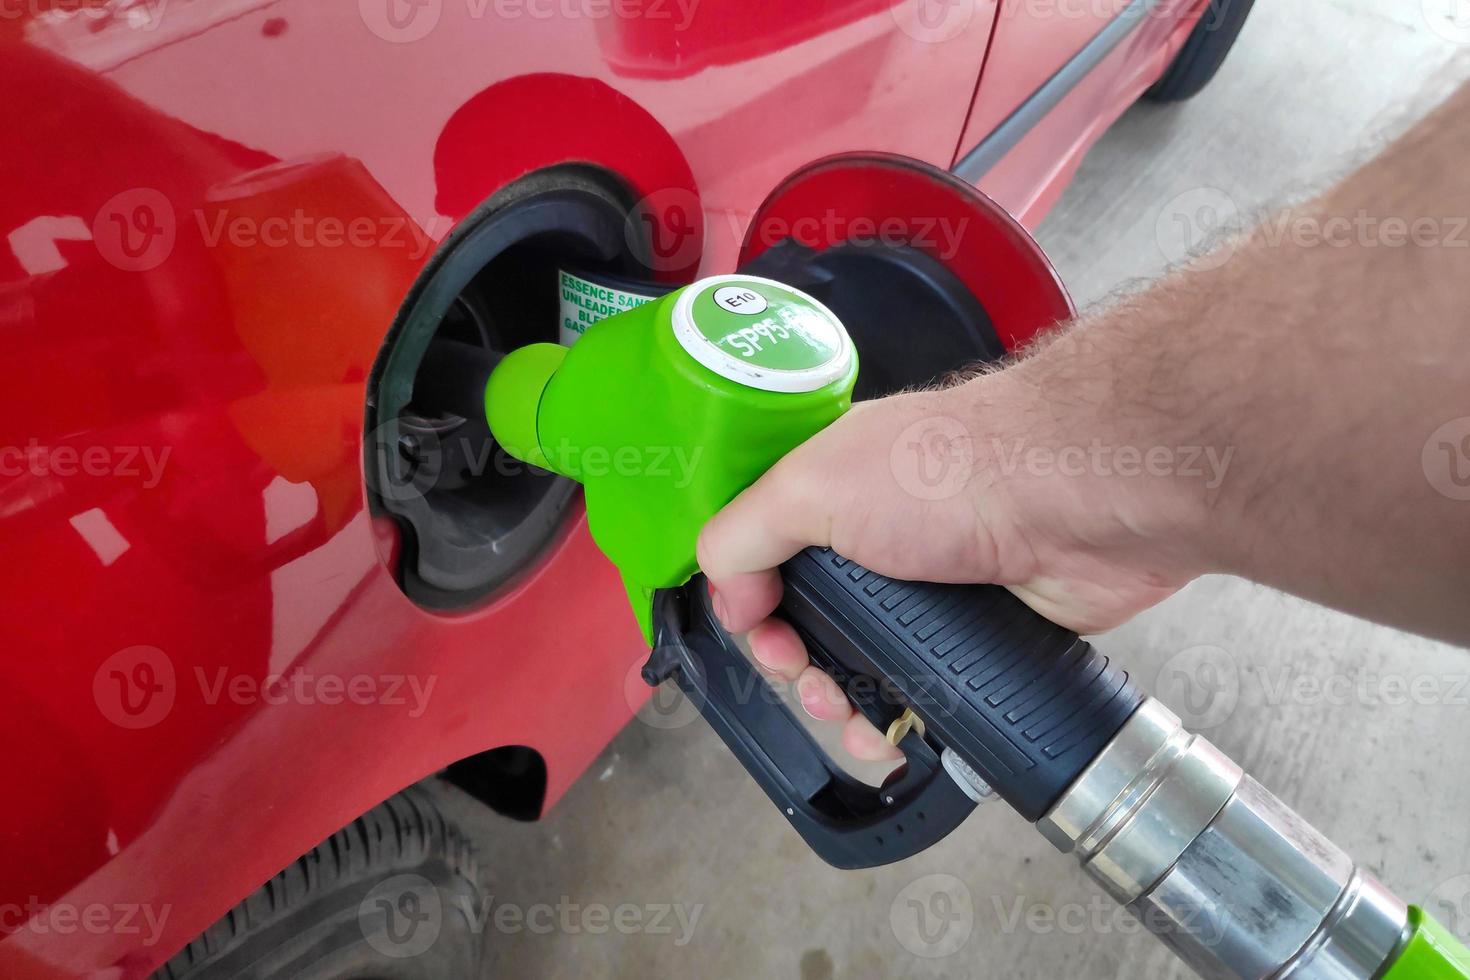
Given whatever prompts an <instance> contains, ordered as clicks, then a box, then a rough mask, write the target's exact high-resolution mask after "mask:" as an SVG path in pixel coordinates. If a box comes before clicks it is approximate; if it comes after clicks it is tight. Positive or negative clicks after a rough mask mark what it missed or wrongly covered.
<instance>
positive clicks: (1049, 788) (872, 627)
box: [781, 548, 1143, 821]
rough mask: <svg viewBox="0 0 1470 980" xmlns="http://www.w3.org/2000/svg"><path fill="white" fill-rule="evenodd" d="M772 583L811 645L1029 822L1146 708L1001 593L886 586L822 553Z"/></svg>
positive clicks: (1082, 644) (1073, 637)
mask: <svg viewBox="0 0 1470 980" xmlns="http://www.w3.org/2000/svg"><path fill="white" fill-rule="evenodd" d="M781 574H782V578H783V579H784V581H785V598H784V599H783V601H782V605H781V610H782V615H783V616H785V617H786V618H787V619H789V620H790V621H791V622H792V623H793V624H794V625H795V626H796V628H797V631H798V632H800V633H801V634H802V636H803V638H804V639H805V640H806V641H807V643H808V645H809V646H810V647H812V648H814V649H816V648H820V649H822V650H825V651H826V652H827V654H828V656H830V657H832V658H833V659H835V660H837V661H839V662H840V663H842V664H843V665H844V667H845V668H846V669H847V670H849V671H851V672H854V673H858V674H866V675H869V676H872V677H878V678H882V679H883V680H884V682H885V683H886V684H887V685H890V686H891V687H892V688H893V689H894V690H895V691H896V692H897V694H898V696H899V698H901V699H902V700H903V702H904V703H905V704H907V705H909V706H911V707H912V708H913V709H914V712H915V713H916V714H917V715H918V716H919V717H920V718H922V719H923V720H924V721H925V723H926V725H927V726H928V729H929V731H930V733H931V734H933V735H934V736H936V738H937V740H938V742H939V743H940V744H941V745H945V746H949V747H950V748H952V749H954V750H955V752H957V753H958V754H959V755H960V757H961V758H963V759H964V760H965V761H966V762H968V763H969V764H970V765H971V766H972V767H974V769H975V770H976V771H977V772H978V773H979V774H980V775H981V777H983V778H984V779H985V781H986V782H987V783H989V784H990V786H991V788H993V789H994V790H995V791H996V792H997V793H998V794H999V795H1000V796H1001V797H1002V798H1003V799H1004V800H1005V801H1006V802H1007V803H1009V804H1010V805H1011V806H1012V807H1014V808H1015V809H1016V810H1017V811H1018V812H1019V813H1020V814H1021V815H1022V816H1023V817H1025V818H1026V819H1027V820H1031V821H1035V820H1037V819H1039V818H1040V817H1041V816H1042V815H1043V814H1044V813H1046V811H1047V810H1048V809H1050V807H1051V805H1052V803H1054V802H1055V801H1056V799H1057V797H1059V796H1060V795H1061V793H1062V791H1063V790H1064V789H1066V788H1067V786H1068V785H1070V784H1071V782H1072V781H1073V780H1074V779H1075V778H1076V777H1077V776H1078V775H1079V774H1081V772H1082V770H1083V769H1084V768H1086V766H1087V764H1088V763H1089V762H1091V761H1092V760H1093V758H1094V757H1096V755H1097V754H1098V753H1099V752H1100V751H1102V749H1103V747H1104V746H1105V745H1107V744H1108V742H1109V741H1111V740H1112V737H1113V736H1114V735H1115V734H1116V733H1117V731H1118V729H1119V728H1121V727H1122V726H1123V722H1125V721H1127V719H1128V716H1129V715H1131V714H1132V713H1133V711H1134V709H1136V708H1137V707H1138V705H1139V704H1140V702H1141V701H1142V700H1143V698H1142V695H1141V694H1140V693H1139V692H1138V691H1137V689H1136V688H1134V686H1133V685H1132V684H1130V683H1129V681H1128V675H1127V673H1126V672H1124V671H1122V670H1120V669H1119V668H1117V667H1115V666H1113V665H1112V664H1111V663H1109V661H1108V658H1107V657H1105V656H1103V655H1102V654H1100V653H1098V652H1097V651H1096V650H1095V649H1093V647H1092V645H1091V644H1089V643H1087V642H1086V641H1085V640H1082V639H1080V638H1079V637H1078V636H1077V634H1075V633H1073V632H1071V631H1070V630H1066V629H1063V628H1062V627H1060V626H1057V625H1056V624H1055V623H1052V622H1051V621H1049V620H1047V619H1045V618H1044V617H1042V616H1040V615H1039V614H1037V613H1036V612H1034V611H1033V610H1032V609H1031V608H1030V607H1029V606H1027V605H1026V604H1025V603H1023V602H1022V601H1021V600H1020V599H1017V598H1016V597H1015V596H1014V595H1013V594H1012V593H1011V592H1010V591H1008V590H1006V589H1004V588H1001V587H1000V586H994V585H936V584H933V583H919V582H904V581H900V580H897V579H890V578H885V577H884V576H882V575H878V574H876V573H874V572H871V571H869V570H868V569H866V568H863V567H862V566H861V565H858V564H856V563H855V562H851V561H848V560H847V559H846V558H843V557H842V556H840V555H838V554H836V553H835V552H833V551H831V550H830V549H826V548H808V549H807V550H806V551H803V552H802V553H801V554H799V555H797V556H796V557H795V558H793V559H791V560H790V561H788V562H787V563H786V564H785V565H783V566H782V568H781Z"/></svg>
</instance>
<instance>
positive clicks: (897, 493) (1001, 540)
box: [699, 86, 1470, 758]
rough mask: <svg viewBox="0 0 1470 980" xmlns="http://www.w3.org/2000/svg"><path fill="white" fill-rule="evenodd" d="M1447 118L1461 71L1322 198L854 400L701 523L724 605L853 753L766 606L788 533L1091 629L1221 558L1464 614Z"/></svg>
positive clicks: (1227, 564)
mask: <svg viewBox="0 0 1470 980" xmlns="http://www.w3.org/2000/svg"><path fill="white" fill-rule="evenodd" d="M1467 118H1470V86H1467V87H1465V88H1462V89H1461V90H1460V91H1459V92H1458V93H1457V94H1456V95H1455V96H1454V97H1452V98H1451V99H1450V100H1449V101H1448V102H1447V103H1446V104H1445V105H1443V106H1441V107H1440V108H1439V109H1438V110H1437V111H1436V112H1435V113H1433V114H1432V115H1431V116H1429V117H1428V118H1427V119H1425V120H1424V121H1422V122H1421V123H1419V125H1417V126H1416V127H1415V128H1414V129H1413V130H1412V131H1411V132H1409V133H1408V134H1407V135H1406V136H1405V137H1403V138H1402V139H1401V140H1399V141H1398V142H1397V143H1396V144H1394V145H1393V146H1391V147H1390V148H1389V149H1388V150H1387V151H1386V152H1385V153H1383V154H1382V155H1381V156H1380V157H1379V158H1378V159H1376V160H1374V161H1373V162H1372V163H1370V164H1368V165H1367V166H1365V167H1364V168H1363V169H1362V170H1360V171H1358V172H1357V173H1356V174H1354V175H1353V176H1352V177H1350V178H1349V179H1348V180H1346V181H1344V182H1343V183H1342V184H1341V185H1339V186H1338V187H1337V188H1335V189H1334V190H1333V191H1331V192H1330V193H1328V194H1327V195H1325V196H1324V197H1323V198H1321V199H1319V200H1318V201H1316V202H1313V203H1311V204H1309V205H1304V206H1302V207H1300V208H1298V209H1296V210H1295V212H1290V213H1287V214H1286V215H1283V216H1282V217H1281V219H1280V220H1277V221H1274V222H1271V221H1268V222H1266V223H1265V224H1263V225H1262V226H1260V227H1259V228H1257V229H1256V230H1255V231H1254V232H1253V233H1251V234H1249V235H1245V236H1242V237H1241V238H1240V239H1238V240H1236V241H1233V242H1228V243H1226V244H1225V248H1226V249H1227V250H1224V251H1220V252H1218V253H1217V254H1216V255H1214V256H1212V257H1211V260H1210V261H1209V262H1205V263H1202V264H1201V266H1200V267H1199V268H1197V269H1186V270H1183V271H1181V272H1178V273H1175V274H1174V275H1171V276H1170V277H1168V278H1166V279H1165V280H1164V281H1163V282H1161V283H1159V284H1157V285H1155V286H1154V287H1153V288H1152V289H1150V290H1148V291H1147V292H1145V293H1142V294H1139V295H1137V296H1135V297H1133V298H1132V299H1130V300H1128V301H1126V302H1123V303H1120V304H1117V305H1115V306H1113V307H1112V308H1111V309H1108V310H1105V311H1103V312H1101V313H1099V314H1097V315H1095V316H1091V317H1087V318H1084V319H1082V320H1079V321H1078V322H1076V323H1073V324H1069V325H1067V326H1066V327H1064V328H1062V329H1060V330H1057V331H1055V332H1053V333H1052V334H1051V335H1050V336H1049V338H1048V339H1047V340H1045V341H1044V342H1043V343H1041V344H1040V345H1038V347H1037V348H1036V349H1035V350H1033V351H1031V352H1029V353H1028V355H1027V356H1026V357H1024V358H1023V359H1021V360H1020V361H1019V362H1017V363H1015V364H1013V365H1012V366H1010V367H1007V368H1006V369H1004V370H1002V371H999V372H997V373H994V374H989V375H982V376H980V377H978V378H974V379H972V380H970V381H968V382H966V383H965V384H962V385H958V386H955V387H951V388H947V389H944V390H940V391H927V392H916V393H913V394H905V395H899V396H896V397H892V398H885V399H882V400H880V401H875V402H870V403H867V404H863V405H859V406H857V407H856V408H854V409H853V410H852V411H851V412H850V413H849V414H848V415H846V416H844V417H843V418H841V419H839V420H838V421H837V422H836V423H834V424H833V425H831V426H829V427H828V428H827V429H826V430H824V431H823V432H821V433H819V434H818V435H817V436H816V437H815V438H813V439H812V440H810V441H809V442H807V443H806V444H804V445H802V446H799V447H798V448H797V449H795V450H794V451H792V452H791V453H790V454H789V455H787V456H786V458H784V459H783V460H781V462H780V463H778V464H777V465H776V466H775V467H774V468H772V469H771V471H770V472H769V473H767V474H766V475H765V476H764V477H762V478H761V480H759V481H758V482H757V483H756V484H755V485H753V486H752V487H750V488H749V489H748V490H746V491H745V492H744V493H743V494H741V495H740V496H739V497H737V498H736V499H735V500H734V501H733V502H732V503H731V504H730V505H729V506H728V507H727V508H725V510H724V511H722V512H721V513H719V514H718V515H716V516H715V518H714V519H713V520H711V521H710V522H709V524H708V525H707V526H706V527H705V529H704V533H703V534H702V535H701V537H700V541H699V562H700V566H701V567H702V568H703V570H704V571H705V573H706V574H707V575H708V576H709V580H710V582H711V584H712V587H713V589H714V592H715V610H716V612H717V614H718V615H719V617H720V619H721V620H722V621H723V622H724V624H725V625H726V627H727V628H729V629H730V630H732V631H736V632H739V631H744V630H749V631H751V637H750V640H751V647H752V649H753V650H754V652H755V655H756V658H757V659H758V660H759V661H760V662H761V663H762V664H763V665H764V666H765V667H766V668H767V669H768V670H769V671H770V672H772V673H774V674H777V675H779V676H780V677H782V678H785V679H787V680H791V681H794V682H795V683H796V684H797V688H798V690H799V692H800V695H801V699H802V702H803V704H805V705H806V707H807V710H808V711H809V712H810V713H811V714H813V715H814V716H816V717H818V718H827V719H833V720H839V721H847V722H848V725H847V728H846V731H845V733H844V734H845V741H846V744H847V747H848V748H849V749H850V750H851V751H852V752H853V754H854V755H857V756H860V757H867V758H882V757H885V756H887V755H888V754H889V753H888V751H887V750H888V746H887V745H886V743H884V742H883V741H882V740H881V738H880V737H879V736H878V733H877V732H876V731H874V730H873V728H872V727H871V726H870V725H868V724H867V723H866V721H865V720H864V719H862V717H861V716H856V717H854V715H853V711H852V708H851V706H850V705H848V703H847V702H846V700H845V699H843V697H842V695H841V694H840V692H838V690H837V687H836V685H835V684H834V683H833V682H832V681H831V679H830V678H828V677H827V676H826V675H825V674H822V673H821V672H820V671H817V670H815V669H813V668H811V667H809V665H808V662H807V656H806V651H805V650H803V649H802V646H801V643H800V642H799V641H798V639H797V637H796V634H795V633H794V632H793V631H792V630H791V629H790V627H788V626H785V625H783V624H782V623H781V622H779V621H778V620H774V619H771V618H770V615H771V613H772V612H773V611H774V610H775V609H776V606H777V604H778V602H779V601H780V598H781V581H780V578H779V577H778V575H777V573H776V572H775V571H774V569H775V567H776V566H777V565H779V564H780V563H781V562H782V561H784V560H786V559H787V558H789V557H790V556H791V555H793V554H795V553H796V552H797V551H799V550H800V549H801V548H803V547H805V546H807V545H813V544H815V545H828V546H831V547H832V548H833V549H835V550H836V551H837V552H839V553H840V554H843V555H845V556H847V557H848V558H851V559H853V560H854V561H857V562H859V563H861V564H863V565H866V566H867V567H869V568H872V569H873V570H874V571H877V572H880V573H882V574H885V575H891V576H895V577H899V578H907V579H919V580H928V581H936V582H996V583H999V584H1002V585H1006V586H1008V587H1010V589H1011V590H1012V591H1013V592H1015V593H1016V594H1017V595H1019V596H1020V597H1021V598H1022V599H1023V600H1025V601H1026V602H1027V603H1028V604H1029V605H1031V606H1032V608H1034V609H1036V610H1037V611H1038V612H1040V613H1041V614H1043V615H1045V616H1048V617H1050V618H1051V619H1053V620H1055V621H1056V622H1058V623H1061V624H1063V625H1065V626H1070V627H1071V628H1073V629H1075V630H1078V631H1080V632H1084V633H1087V632H1094V631H1097V630H1102V629H1106V628H1108V627H1111V626H1114V625H1117V624H1118V623H1120V622H1122V621H1123V620H1125V619H1127V618H1128V617H1129V616H1131V615H1133V614H1134V613H1136V612H1138V611H1139V610H1141V609H1143V608H1145V607H1147V606H1149V605H1152V604H1153V603H1155V602H1157V601H1159V600H1160V599H1162V598H1163V597H1164V596H1166V595H1168V594H1169V593H1171V592H1172V591H1174V590H1175V589H1177V588H1178V587H1179V586H1180V585H1182V584H1184V583H1185V582H1187V581H1188V580H1189V579H1190V578H1192V577H1193V576H1195V575H1198V574H1200V573H1202V572H1205V571H1221V572H1230V573H1233V574H1237V575H1241V576H1244V577H1246V578H1250V579H1252V580H1254V581H1257V582H1263V583H1265V584H1268V585H1274V586H1276V587H1278V588H1281V589H1285V590H1286V591H1289V592H1292V593H1295V594H1297V595H1301V596H1305V597H1307V598H1311V599H1316V600H1318V601H1320V602H1324V603H1327V604H1329V605H1332V606H1335V607H1337V608H1340V609H1345V610H1348V611H1350V612H1354V613H1357V614H1359V615H1363V616H1368V617H1370V618H1373V619H1377V620H1379V621H1381V622H1387V623H1392V624H1395V625H1399V626H1403V627H1406V628H1408V629H1413V630H1417V631H1419V632H1423V633H1426V634H1429V635H1432V636H1438V637H1441V638H1444V639H1450V640H1454V641H1458V642H1466V641H1467V640H1470V603H1467V602H1466V601H1465V595H1466V591H1467V588H1470V565H1467V561H1466V557H1465V556H1466V555H1467V554H1470V519H1467V513H1470V512H1467V510H1466V508H1470V503H1467V502H1466V501H1467V500H1470V491H1467V490H1466V488H1465V480H1464V475H1463V473H1464V470H1465V469H1466V468H1467V467H1470V448H1467V447H1470V437H1466V436H1464V431H1466V430H1470V396H1467V392H1470V358H1467V357H1466V356H1465V352H1466V350H1467V349H1470V319H1467V316H1466V312H1465V311H1466V310H1467V309H1470V248H1467V247H1466V244H1465V242H1464V239H1463V232H1464V217H1463V216H1464V215H1466V214H1470V183H1467V182H1466V181H1465V180H1464V179H1463V170H1464V167H1463V162H1464V160H1465V158H1466V157H1467V156H1470V126H1467V125H1465V122H1464V121H1465V119H1467ZM1283 221H1284V222H1285V224H1283ZM1390 222H1397V223H1398V224H1400V225H1402V226H1404V227H1412V228H1415V229H1419V231H1418V232H1416V236H1417V237H1415V238H1413V239H1412V240H1410V239H1407V238H1405V237H1404V236H1401V235H1395V236H1393V237H1390V235H1389V227H1390ZM1283 227H1285V228H1288V229H1289V228H1292V227H1298V228H1307V229H1309V230H1310V229H1311V228H1319V229H1325V228H1328V227H1336V228H1339V229H1341V228H1343V227H1346V228H1348V229H1352V228H1355V227H1356V228H1359V229H1361V230H1360V232H1359V233H1358V234H1357V235H1356V236H1353V235H1349V236H1348V238H1347V239H1346V240H1339V241H1337V242H1336V243H1334V244H1331V245H1329V244H1327V243H1326V242H1325V241H1324V240H1323V239H1322V238H1321V237H1320V236H1317V237H1314V236H1310V235H1294V234H1285V233H1282V232H1281V231H1280V229H1282V228H1283ZM895 329H902V325H901V324H896V325H895Z"/></svg>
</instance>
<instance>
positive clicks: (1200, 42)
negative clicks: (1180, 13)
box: [1143, 0, 1255, 102]
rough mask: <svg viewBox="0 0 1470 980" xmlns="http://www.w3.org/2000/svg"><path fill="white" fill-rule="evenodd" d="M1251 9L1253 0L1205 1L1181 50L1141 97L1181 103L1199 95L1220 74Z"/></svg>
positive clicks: (1153, 100)
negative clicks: (1218, 72) (1196, 21)
mask: <svg viewBox="0 0 1470 980" xmlns="http://www.w3.org/2000/svg"><path fill="white" fill-rule="evenodd" d="M1254 5H1255V0H1209V3H1208V4H1207V5H1206V6H1205V12H1204V14H1203V15H1202V16H1201V17H1200V19H1199V23H1198V24H1196V25H1194V30H1193V31H1191V32H1190V34H1189V38H1188V40H1186V41H1185V42H1184V47H1183V48H1181V49H1180V51H1179V54H1177V55H1175V56H1174V61H1173V63H1172V64H1170V65H1169V67H1168V68H1167V69H1166V70H1165V71H1164V75H1163V77H1162V78H1160V79H1159V80H1158V81H1157V82H1155V83H1154V86H1153V88H1151V89H1149V90H1148V91H1147V92H1145V93H1144V96H1143V97H1144V98H1146V99H1148V100H1149V101H1151V102H1182V101H1184V100H1185V99H1188V98H1192V97H1194V96H1195V95H1197V94H1199V91H1200V89H1202V88H1204V87H1205V86H1206V85H1208V84H1209V81H1210V79H1212V78H1214V77H1215V72H1217V71H1219V70H1220V65H1221V64H1223V63H1224V61H1225V56H1226V55H1227V54H1229V53H1230V49H1231V48H1232V47H1234V45H1235V39H1236V38H1237V37H1239V36H1240V29H1241V28H1242V27H1244V26H1245V18H1246V15H1247V14H1249V13H1250V12H1251V7H1252V6H1254Z"/></svg>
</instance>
